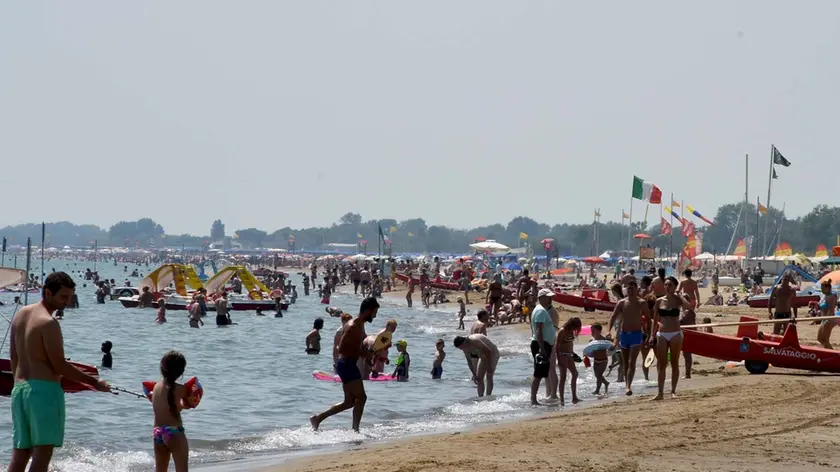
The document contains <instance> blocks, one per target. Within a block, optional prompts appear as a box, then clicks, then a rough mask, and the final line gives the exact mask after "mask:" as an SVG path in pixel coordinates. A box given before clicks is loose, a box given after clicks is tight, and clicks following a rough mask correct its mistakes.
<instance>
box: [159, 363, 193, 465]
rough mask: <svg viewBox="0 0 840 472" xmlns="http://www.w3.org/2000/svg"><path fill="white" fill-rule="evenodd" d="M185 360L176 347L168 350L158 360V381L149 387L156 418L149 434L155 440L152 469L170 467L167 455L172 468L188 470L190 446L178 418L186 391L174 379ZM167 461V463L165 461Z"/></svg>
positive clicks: (180, 373) (180, 374)
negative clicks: (153, 466)
mask: <svg viewBox="0 0 840 472" xmlns="http://www.w3.org/2000/svg"><path fill="white" fill-rule="evenodd" d="M186 368H187V360H186V358H184V355H183V354H181V353H180V352H177V351H169V352H167V353H166V354H164V356H163V358H162V359H161V360H160V375H161V377H162V378H161V381H160V382H158V383H157V384H155V388H154V389H153V390H152V410H153V411H154V415H155V421H154V429H153V430H152V438H153V440H154V444H155V463H156V466H155V472H163V471H167V470H169V461H170V458H171V459H172V460H173V461H174V462H175V470H177V471H181V470H187V467H188V466H189V455H190V449H189V444H188V443H187V436H186V435H185V434H184V426H183V423H182V422H181V410H182V409H183V408H184V405H183V401H184V399H185V397H186V395H187V391H186V388H184V386H183V385H181V384H178V383H175V381H176V380H178V379H179V378H181V376H182V375H184V369H186ZM164 464H166V465H164Z"/></svg>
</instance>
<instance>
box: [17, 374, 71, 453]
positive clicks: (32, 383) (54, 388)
mask: <svg viewBox="0 0 840 472" xmlns="http://www.w3.org/2000/svg"><path fill="white" fill-rule="evenodd" d="M12 444H13V447H14V448H15V449H31V448H32V447H34V446H55V447H61V446H62V445H63V444H64V389H62V388H61V384H60V383H58V382H51V381H48V380H25V381H20V382H15V386H14V388H12Z"/></svg>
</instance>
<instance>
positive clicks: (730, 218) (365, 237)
mask: <svg viewBox="0 0 840 472" xmlns="http://www.w3.org/2000/svg"><path fill="white" fill-rule="evenodd" d="M741 207H742V203H741V202H737V203H731V204H728V205H724V206H722V207H720V208H718V210H717V214H716V215H715V222H716V225H715V226H701V225H700V224H699V223H698V222H697V220H694V219H693V218H692V217H689V219H691V220H692V221H694V222H695V224H697V227H698V230H699V231H701V232H702V233H703V249H704V250H705V251H714V252H717V253H723V252H724V251H726V249H727V248H728V247H729V245H730V241H731V240H732V235H733V233H734V234H735V235H736V237H735V242H737V240H738V238H740V237H742V236H743V235H744V230H745V226H746V227H747V228H748V230H749V234H750V235H758V237H757V238H756V240H755V243H754V246H753V247H754V249H753V252H752V255H757V254H758V253H759V252H761V246H762V245H763V244H765V240H764V238H763V237H762V235H763V234H764V229H765V224H766V225H767V228H768V231H767V238H766V245H768V246H771V245H772V244H775V242H777V241H785V242H788V243H790V244H791V246H792V247H793V248H794V250H795V251H797V252H804V253H805V254H806V255H813V252H814V250H815V248H816V247H817V245H818V244H824V245H826V246H827V247H828V248H829V249H830V248H831V247H832V246H833V245H834V244H835V242H836V240H837V237H838V235H840V207H829V206H827V205H818V206H816V207H814V209H813V210H811V211H810V212H809V213H808V214H806V215H804V216H801V217H798V218H794V219H790V218H786V217H785V216H784V215H783V214H782V212H781V211H779V210H778V209H775V208H770V209H769V211H768V212H767V214H765V215H759V214H758V213H757V211H756V207H755V205H752V204H750V205H748V206H747V208H746V211H745V212H744V213H743V214H741V217H740V220H739V217H738V216H739V213H740V212H741ZM654 208H656V207H654ZM654 208H652V209H651V210H653V209H654ZM651 219H652V220H656V221H661V220H660V219H659V215H656V216H655V217H653V218H651ZM666 221H670V218H666ZM736 222H737V225H736ZM380 227H381V228H382V231H383V233H384V235H385V236H387V237H388V239H389V240H390V241H391V244H392V246H393V251H394V253H400V252H430V253H463V252H468V251H469V245H470V244H472V243H474V242H475V241H476V240H480V239H492V240H496V241H498V242H500V243H502V244H505V245H507V246H509V247H513V248H515V247H519V246H521V245H525V244H530V245H531V246H532V247H533V248H534V251H535V252H536V253H537V254H542V253H543V245H542V244H541V241H542V240H543V239H545V238H552V239H554V241H555V246H556V247H557V249H558V252H559V253H560V254H566V255H576V256H587V255H593V254H595V253H600V252H603V251H605V250H617V249H625V248H628V247H629V248H631V249H632V250H634V251H635V250H636V249H637V248H638V246H639V242H638V241H637V240H635V239H632V236H633V235H635V234H636V233H640V232H645V233H647V234H650V235H652V236H653V239H650V240H646V241H643V244H650V245H652V246H655V247H657V248H660V249H662V250H663V252H666V253H667V252H668V251H669V250H670V249H671V248H673V250H674V251H675V252H678V251H679V250H680V248H682V246H683V244H684V243H685V241H684V238H683V237H682V235H681V234H680V229H681V228H680V223H679V222H678V221H674V222H673V235H672V236H665V235H660V225H659V224H655V225H652V226H650V227H647V226H646V225H644V224H643V223H640V222H633V226H632V227H630V226H628V225H627V224H622V223H618V222H612V221H610V222H602V223H599V224H598V225H597V232H598V238H597V241H596V240H595V238H593V234H594V231H595V224H593V223H590V224H568V223H561V224H555V225H553V226H550V225H548V224H545V223H541V222H538V221H536V220H533V219H531V218H528V217H524V216H518V217H516V218H513V219H512V220H510V221H509V222H508V223H507V224H506V225H503V224H493V225H489V226H481V227H478V228H473V229H454V228H448V227H446V226H439V225H432V226H429V225H427V224H426V221H425V220H424V219H422V218H413V219H408V220H401V221H397V220H395V219H382V220H363V218H362V216H361V215H359V214H358V213H347V214H345V215H344V216H342V217H341V218H340V219H339V221H338V222H336V223H334V224H332V225H330V226H326V227H314V228H289V227H285V228H280V229H278V230H276V231H274V232H271V233H269V232H267V231H264V230H261V229H258V228H243V229H239V230H236V231H234V232H233V234H232V235H228V234H227V233H226V231H225V225H224V223H223V222H222V221H221V220H216V221H214V222H213V223H212V225H211V228H210V234H209V235H207V236H196V235H189V234H182V235H172V234H166V233H165V231H164V228H163V227H162V226H161V225H160V224H158V223H156V222H155V221H154V220H152V219H150V218H141V219H139V220H137V221H120V222H119V223H116V224H115V225H113V226H111V227H110V228H108V229H107V230H105V229H102V228H100V227H98V226H95V225H75V224H73V223H69V222H66V221H62V222H57V223H47V225H46V234H47V238H46V239H47V245H48V246H54V247H62V246H71V247H85V246H88V247H92V246H93V244H94V241H97V242H98V244H99V246H100V247H102V246H122V247H143V248H149V247H158V248H160V247H181V246H186V247H193V248H195V247H204V246H206V245H209V244H210V243H221V244H222V245H223V246H225V247H231V246H239V245H241V246H242V247H244V248H257V247H271V248H283V249H294V250H295V251H301V252H302V251H306V250H308V249H322V248H324V247H325V244H327V243H349V244H360V243H361V242H362V241H366V242H367V252H368V253H375V252H376V251H377V243H378V241H379V228H380ZM526 235H527V238H524V237H522V236H526ZM0 236H2V237H6V238H7V240H8V243H9V244H10V245H24V244H26V238H27V237H31V238H32V241H33V245H38V244H40V240H41V225H40V224H39V223H28V224H21V225H16V226H7V227H5V228H2V229H0ZM628 238H630V240H629V242H628ZM731 249H734V243H733V245H732V248H730V251H731ZM770 251H771V252H772V248H770Z"/></svg>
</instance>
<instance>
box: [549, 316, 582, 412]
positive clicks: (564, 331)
mask: <svg viewBox="0 0 840 472" xmlns="http://www.w3.org/2000/svg"><path fill="white" fill-rule="evenodd" d="M580 329H581V322H580V318H569V320H568V321H566V324H564V325H563V327H562V328H560V331H558V332H557V343H556V344H555V348H554V352H555V353H556V354H557V356H556V357H557V367H559V368H560V381H559V382H558V388H559V390H560V404H561V405H562V404H564V403H565V402H564V401H563V396H564V391H565V390H566V372H567V371H568V372H570V373H571V374H572V379H571V382H570V383H571V387H572V403H578V402H579V401H580V400H579V399H578V396H577V377H578V371H577V367H576V366H575V351H574V347H575V338H576V337H577V335H578V334H579V333H580Z"/></svg>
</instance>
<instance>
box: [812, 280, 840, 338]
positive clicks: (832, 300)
mask: <svg viewBox="0 0 840 472" xmlns="http://www.w3.org/2000/svg"><path fill="white" fill-rule="evenodd" d="M820 290H821V291H822V297H821V299H820V304H819V309H820V316H834V312H835V311H836V310H837V294H836V293H832V292H831V279H828V280H825V281H824V282H822V283H821V284H820ZM837 321H840V318H838V319H837ZM837 321H835V320H823V321H822V322H821V323H820V327H819V329H818V330H817V341H819V342H820V344H822V346H823V347H824V348H826V349H834V348H833V347H832V346H831V330H832V329H834V325H836V324H837Z"/></svg>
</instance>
